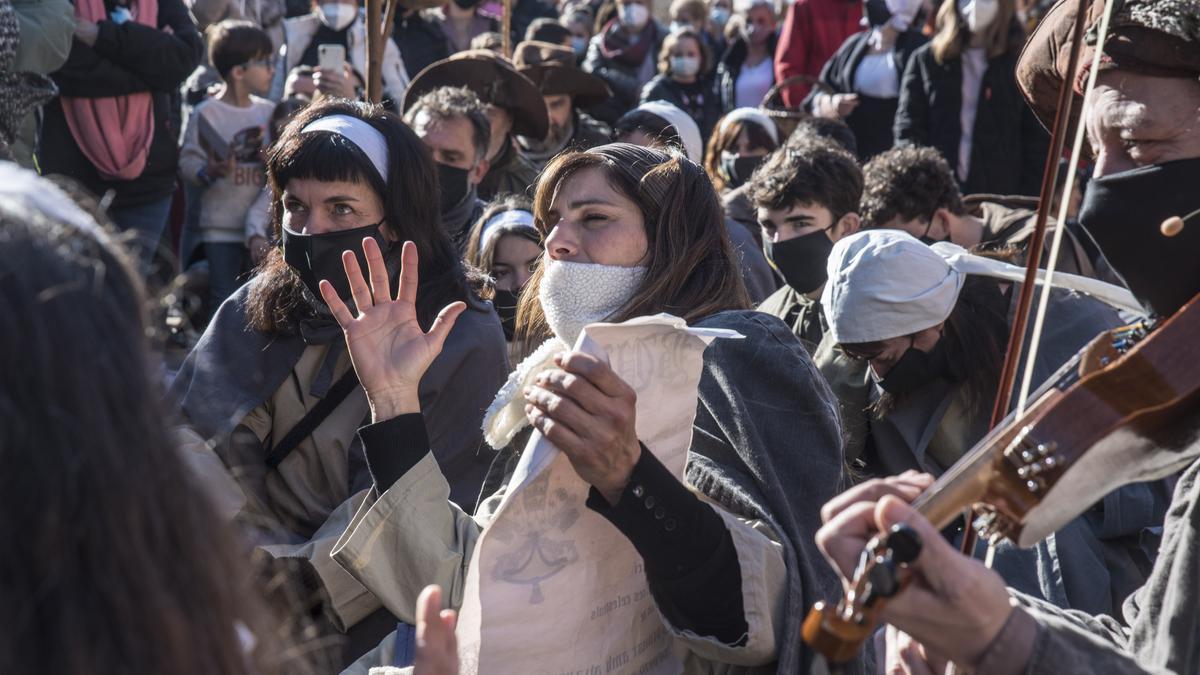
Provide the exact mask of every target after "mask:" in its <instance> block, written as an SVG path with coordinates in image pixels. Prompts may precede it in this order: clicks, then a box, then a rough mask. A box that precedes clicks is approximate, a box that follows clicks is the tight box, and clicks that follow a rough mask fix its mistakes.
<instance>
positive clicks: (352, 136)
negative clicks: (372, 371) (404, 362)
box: [173, 101, 507, 660]
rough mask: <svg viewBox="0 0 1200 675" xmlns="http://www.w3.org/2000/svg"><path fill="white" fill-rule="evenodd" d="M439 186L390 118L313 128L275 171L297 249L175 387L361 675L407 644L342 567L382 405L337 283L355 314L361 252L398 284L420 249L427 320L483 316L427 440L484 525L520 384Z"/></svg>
mask: <svg viewBox="0 0 1200 675" xmlns="http://www.w3.org/2000/svg"><path fill="white" fill-rule="evenodd" d="M436 176H437V171H436V170H435V168H434V164H433V161H432V159H431V158H430V155H429V152H428V150H426V149H425V146H424V144H423V143H422V142H421V141H420V139H418V138H417V137H416V135H415V134H414V133H413V132H412V131H411V130H410V129H409V128H408V127H406V126H405V125H404V124H403V123H401V122H400V120H399V119H398V118H397V117H395V116H394V115H392V114H390V113H386V112H384V111H383V110H382V108H379V107H377V106H368V105H366V104H357V103H351V102H349V101H335V102H326V103H320V104H317V105H314V106H312V107H310V108H308V109H306V110H304V111H303V112H301V113H300V114H298V115H297V116H296V118H295V119H294V120H293V121H292V122H291V123H289V124H288V126H287V128H286V129H285V131H284V133H283V136H282V137H281V138H280V139H279V141H278V142H277V143H276V145H275V147H274V149H273V150H272V152H271V155H270V157H269V158H268V163H267V180H268V184H269V186H270V188H271V191H272V195H273V201H272V207H271V222H272V230H273V236H274V237H275V238H276V240H277V241H278V242H279V243H280V246H279V247H278V248H276V249H273V250H272V251H271V252H270V253H269V254H268V256H267V258H266V259H265V261H264V262H263V263H262V265H260V267H259V269H258V272H257V275H256V276H255V277H254V278H253V279H251V280H250V281H249V282H248V283H247V284H246V285H245V286H243V287H242V288H241V289H239V290H238V291H237V293H236V294H235V295H234V296H232V297H231V298H230V299H229V300H228V301H226V302H225V303H224V304H223V305H222V306H221V308H220V310H219V311H218V312H217V315H216V317H215V318H214V319H213V321H212V323H211V324H210V325H209V327H208V330H207V331H206V332H205V334H204V336H203V337H202V338H201V339H200V342H199V343H198V344H197V345H196V348H195V349H194V350H193V351H192V353H191V354H190V355H189V356H188V358H187V360H186V362H185V363H184V365H183V368H182V370H181V372H180V374H179V376H178V378H177V379H176V381H175V383H174V385H173V393H174V394H175V395H176V396H177V397H178V398H179V399H180V402H181V406H182V410H183V414H184V417H185V418H186V422H187V424H188V425H189V426H190V428H191V429H192V430H193V431H194V432H196V433H197V434H198V435H199V436H200V438H202V439H203V440H204V441H206V442H208V443H210V444H211V447H212V448H213V449H214V450H215V452H216V453H217V454H218V455H219V456H220V459H221V460H222V461H223V462H224V464H225V466H226V467H227V468H228V469H229V471H230V473H231V475H232V476H233V477H234V478H235V479H237V481H238V483H239V484H240V486H241V488H242V491H243V493H244V495H243V496H244V504H243V506H242V508H241V510H240V513H239V515H238V519H239V521H240V522H241V523H242V524H243V525H244V526H245V527H246V529H247V531H248V532H250V533H252V539H253V541H254V542H255V543H257V544H260V545H261V547H262V549H263V550H264V551H266V552H267V553H269V554H270V555H272V556H274V557H277V558H291V559H299V560H300V561H301V564H302V567H303V568H305V569H306V570H307V571H306V573H305V574H304V575H303V579H302V581H303V582H304V583H305V584H308V592H312V593H313V594H314V595H320V596H323V597H325V598H327V600H326V601H325V602H324V603H323V606H322V608H321V610H322V612H323V613H324V615H325V616H327V617H328V618H329V619H330V620H331V621H332V623H333V625H334V626H335V627H336V628H337V629H338V630H340V631H343V632H346V631H349V634H350V635H349V640H348V646H347V647H346V650H345V651H346V656H347V658H348V659H350V660H352V659H353V658H356V657H357V656H358V655H359V654H360V653H361V652H362V651H365V649H366V647H369V646H372V645H374V644H375V642H377V641H378V639H379V637H381V636H382V635H383V634H385V633H386V632H388V631H390V630H391V629H392V628H394V627H395V620H394V619H393V618H391V617H389V616H387V615H386V612H384V613H382V614H379V615H376V616H377V617H378V619H373V618H371V615H372V614H373V613H374V612H376V611H377V610H379V609H380V604H379V601H378V600H377V599H376V598H375V597H374V596H373V595H372V594H371V593H370V592H369V591H367V590H366V589H365V588H363V587H362V586H361V585H359V584H358V583H357V582H356V581H354V579H353V578H351V577H350V576H349V575H348V574H346V573H345V572H344V571H343V570H342V569H341V568H340V567H339V566H338V565H337V564H336V563H334V562H333V561H332V560H330V558H329V550H330V548H331V547H332V545H333V543H334V541H335V540H336V539H337V536H338V535H339V534H340V533H341V531H342V529H343V527H344V525H345V523H346V521H347V520H348V519H349V517H350V516H351V515H352V514H353V508H354V506H356V505H357V503H358V502H357V501H355V499H354V498H355V495H356V494H358V495H361V493H362V491H363V490H365V489H366V488H368V487H369V486H370V485H371V478H370V474H369V472H368V469H367V466H366V465H365V464H364V462H363V455H362V449H361V445H360V442H359V440H358V436H357V435H356V431H357V429H358V427H359V426H360V425H361V424H362V422H363V421H364V420H365V419H369V418H370V413H371V410H372V408H373V407H376V406H377V405H379V401H378V400H377V397H378V396H379V395H380V394H378V393H375V394H374V397H373V395H372V394H368V393H367V392H366V391H364V387H363V386H361V385H360V384H359V380H358V379H357V378H356V377H355V372H354V369H353V368H352V367H351V363H350V357H349V355H348V354H347V352H346V348H345V343H344V342H343V340H342V331H341V329H340V328H339V326H338V323H337V321H336V320H335V319H334V317H333V314H332V312H331V310H330V308H329V307H328V305H327V304H326V302H325V300H324V299H323V298H322V296H321V293H320V288H319V282H320V281H321V280H322V279H329V280H331V281H332V282H333V285H334V287H335V288H336V293H337V295H338V296H339V297H341V298H345V299H349V298H351V289H350V287H349V285H348V284H347V282H346V275H345V272H344V270H343V256H344V255H346V252H347V251H352V252H353V254H354V255H352V256H350V257H351V258H352V259H355V260H357V261H358V264H359V265H360V266H361V267H362V268H363V269H366V267H367V261H368V260H369V259H376V260H379V261H381V262H380V265H381V266H382V267H381V269H380V271H381V273H383V274H385V275H387V277H389V278H390V279H391V283H392V284H396V283H397V279H398V275H399V273H400V258H401V255H402V248H403V247H402V244H404V242H406V241H409V242H411V244H406V246H409V247H412V248H413V249H415V251H417V252H418V253H419V254H420V257H421V269H420V273H421V280H422V282H423V283H422V284H421V285H420V288H419V289H417V296H418V297H417V300H416V303H415V306H414V309H413V314H412V316H411V317H410V318H411V320H413V321H414V322H416V323H418V324H419V325H421V326H423V327H426V328H428V327H429V326H431V325H433V323H434V321H435V318H436V317H437V316H438V312H439V310H441V308H442V307H443V306H445V305H447V304H449V303H459V304H460V305H461V304H462V303H465V305H466V306H465V309H463V310H462V312H461V314H460V315H459V316H458V322H457V324H456V326H455V328H454V330H452V331H449V332H448V333H447V334H446V335H444V336H443V338H444V340H445V345H444V348H443V349H442V352H441V355H440V356H439V357H438V358H437V359H436V360H435V361H434V362H433V364H432V365H431V366H430V368H429V372H428V373H427V374H426V376H425V378H424V380H423V381H422V382H421V388H420V390H419V392H418V395H419V397H420V401H421V407H422V411H423V413H424V420H422V424H421V433H422V434H423V435H425V436H427V438H428V442H429V447H431V448H432V449H433V452H434V453H435V455H436V456H437V458H438V461H439V462H440V464H441V467H442V471H443V472H444V473H445V475H446V477H447V480H448V481H449V487H450V496H451V498H452V499H454V500H456V501H457V502H459V503H460V504H462V505H463V506H464V508H467V509H470V508H471V506H472V505H473V504H474V501H475V497H476V495H477V494H478V492H479V487H480V484H481V483H482V481H483V477H484V474H485V473H486V471H487V467H488V463H489V461H490V457H488V456H487V455H486V454H481V453H479V452H478V449H479V447H480V445H481V442H482V439H481V434H480V432H479V421H480V420H481V419H482V416H483V411H484V410H485V409H486V408H487V406H488V403H489V402H490V400H491V394H492V393H493V392H494V390H495V389H496V388H498V387H499V386H500V384H501V383H502V382H503V380H504V377H505V373H506V371H507V367H506V353H505V343H504V333H503V331H502V330H501V328H500V322H499V320H498V319H497V317H496V314H495V312H494V311H492V309H491V308H490V307H489V306H488V305H487V303H485V302H483V301H482V300H480V299H479V298H478V296H477V295H476V290H475V288H474V285H473V283H472V282H471V281H470V280H469V279H468V278H467V276H466V274H465V273H464V270H463V267H462V265H461V264H460V263H459V261H458V258H457V256H456V254H455V251H454V247H453V245H452V244H451V243H450V241H449V239H448V238H447V236H446V235H445V233H444V232H443V231H442V229H441V227H440V226H439V222H438V203H437V194H438V186H437V180H436ZM312 586H317V588H312ZM377 627H378V629H377ZM352 629H354V630H352ZM359 644H363V645H364V646H363V648H361V649H360V648H359V646H358V645H359Z"/></svg>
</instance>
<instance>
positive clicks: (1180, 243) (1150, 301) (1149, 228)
mask: <svg viewBox="0 0 1200 675" xmlns="http://www.w3.org/2000/svg"><path fill="white" fill-rule="evenodd" d="M1198 178H1200V158H1193V159H1181V160H1176V161H1174V162H1165V163H1163V164H1151V165H1149V166H1143V167H1138V168H1136V169H1130V170H1128V171H1121V172H1119V173H1114V174H1110V175H1107V176H1102V177H1100V178H1093V179H1091V180H1090V181H1088V185H1087V190H1086V191H1085V192H1084V195H1083V202H1082V204H1081V205H1080V207H1079V224H1080V225H1082V226H1083V229H1085V230H1087V233H1088V234H1089V235H1091V237H1092V239H1093V240H1094V241H1095V242H1096V246H1098V247H1099V248H1100V252H1101V253H1103V254H1104V257H1105V259H1107V260H1108V263H1109V264H1110V265H1112V268H1113V269H1114V270H1115V271H1116V272H1117V274H1119V275H1121V278H1122V279H1124V280H1125V284H1126V285H1127V286H1129V290H1131V291H1133V294H1134V295H1135V296H1136V297H1137V299H1138V302H1140V303H1141V304H1142V306H1143V307H1145V308H1146V309H1147V310H1149V311H1150V312H1152V313H1154V314H1156V315H1158V316H1170V315H1171V314H1174V313H1175V311H1176V310H1178V309H1179V308H1180V307H1182V306H1183V305H1184V304H1186V303H1187V301H1188V300H1191V299H1192V297H1193V296H1195V295H1196V294H1197V293H1200V222H1198V220H1200V217H1198V216H1197V215H1195V214H1196V211H1197V210H1198V209H1200V191H1198V190H1197V185H1198V183H1197V180H1198ZM1189 216H1191V219H1190V220H1189V219H1188V217H1189ZM1171 218H1181V219H1184V222H1183V227H1182V229H1176V228H1172V227H1170V226H1169V224H1167V225H1168V226H1166V227H1164V224H1165V223H1166V222H1167V220H1168V219H1171Z"/></svg>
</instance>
